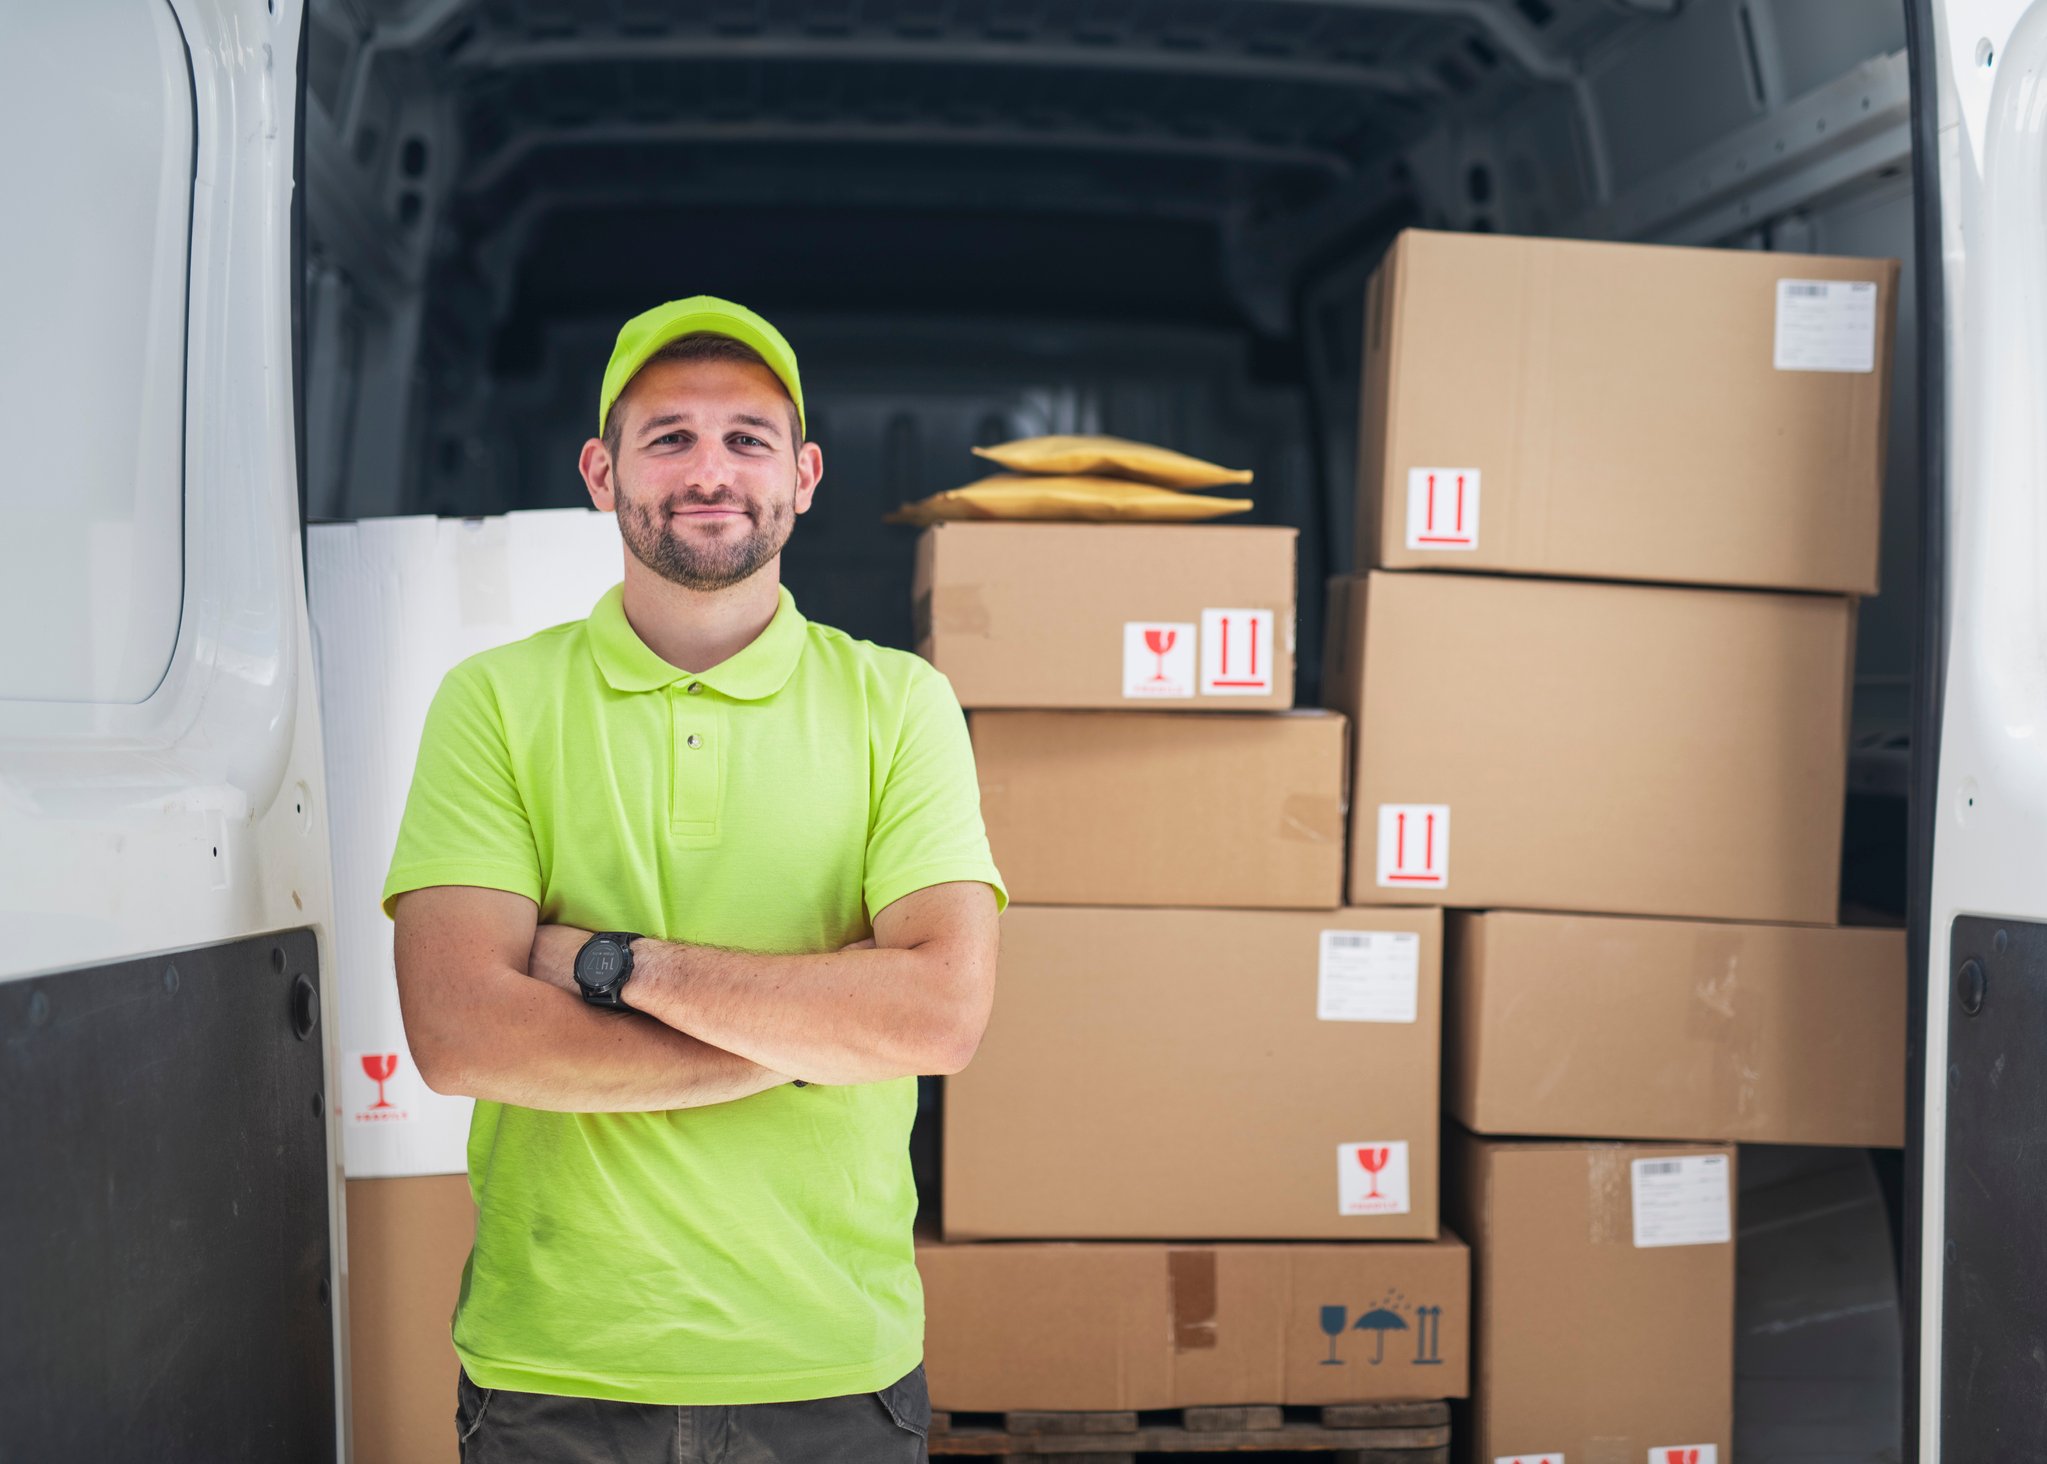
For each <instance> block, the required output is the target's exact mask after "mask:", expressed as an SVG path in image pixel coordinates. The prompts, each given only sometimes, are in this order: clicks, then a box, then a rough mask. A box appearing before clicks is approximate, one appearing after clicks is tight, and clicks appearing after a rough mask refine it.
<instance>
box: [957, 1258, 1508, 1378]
mask: <svg viewBox="0 0 2047 1464" xmlns="http://www.w3.org/2000/svg"><path fill="white" fill-rule="evenodd" d="M1469 1267H1470V1257H1469V1254H1468V1253H1467V1252H1466V1250H1465V1248H1464V1246H1463V1245H1462V1244H1460V1243H1459V1242H1458V1240H1457V1239H1456V1237H1454V1236H1450V1235H1444V1236H1442V1237H1441V1238H1440V1239H1433V1240H1428V1241H1421V1242H1407V1243H1403V1244H1393V1245H1214V1246H1174V1245H1158V1244H1144V1243H1134V1242H1119V1243H1110V1244H1081V1243H1074V1242H1031V1241H1020V1242H990V1243H984V1244H978V1245H940V1244H935V1243H926V1244H920V1245H919V1246H918V1247H917V1269H918V1271H919V1272H920V1273H921V1274H922V1276H923V1278H924V1310H925V1324H924V1367H925V1373H926V1376H927V1377H928V1378H929V1379H930V1383H931V1401H932V1403H933V1404H934V1405H936V1406H937V1407H939V1408H944V1409H951V1410H953V1411H956V1412H983V1411H986V1412H996V1411H1006V1410H1010V1409H1039V1408H1042V1409H1104V1408H1116V1409H1142V1408H1176V1407H1188V1406H1206V1405H1217V1406H1222V1405H1229V1404H1242V1403H1282V1404H1285V1403H1353V1402H1365V1401H1369V1400H1372V1399H1380V1398H1461V1397H1463V1396H1464V1394H1465V1392H1466V1389H1467V1381H1466V1377H1467V1368H1468V1364H1467V1361H1466V1358H1467V1352H1466V1349H1467V1346H1468V1342H1467V1338H1468V1336H1469V1325H1470V1323H1469V1317H1470V1312H1469V1289H1468V1288H1469V1285H1470V1271H1469Z"/></svg>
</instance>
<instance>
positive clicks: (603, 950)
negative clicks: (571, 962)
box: [576, 941, 625, 986]
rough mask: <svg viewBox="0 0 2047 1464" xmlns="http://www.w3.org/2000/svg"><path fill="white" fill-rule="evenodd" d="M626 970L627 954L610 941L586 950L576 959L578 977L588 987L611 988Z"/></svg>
mask: <svg viewBox="0 0 2047 1464" xmlns="http://www.w3.org/2000/svg"><path fill="white" fill-rule="evenodd" d="M623 970H625V952H623V951H621V950H620V949H619V948H618V947H617V946H616V945H613V944H612V943H611V942H610V941H605V942H604V943H603V944H601V945H592V946H588V947H586V948H585V949H584V951H583V953H582V954H581V955H580V956H578V957H577V958H576V975H577V976H578V977H579V978H581V980H582V981H583V983H584V984H585V985H586V986H609V985H610V984H611V983H612V982H613V981H615V980H616V979H617V978H618V974H619V973H620V972H621V971H623Z"/></svg>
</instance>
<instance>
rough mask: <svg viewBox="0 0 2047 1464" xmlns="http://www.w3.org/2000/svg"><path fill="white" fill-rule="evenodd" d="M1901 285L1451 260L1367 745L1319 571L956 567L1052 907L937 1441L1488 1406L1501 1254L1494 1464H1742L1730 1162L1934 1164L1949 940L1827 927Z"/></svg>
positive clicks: (1382, 400) (1008, 1067)
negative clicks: (1912, 965)
mask: <svg viewBox="0 0 2047 1464" xmlns="http://www.w3.org/2000/svg"><path fill="white" fill-rule="evenodd" d="M1896 283H1897V269H1896V265H1895V264H1894V263H1893V262H1890V261H1872V260H1857V259H1835V258H1817V257H1806V256H1787V255H1781V254H1763V253H1748V252H1736V251H1708V250H1686V249H1661V248H1643V247H1629V246H1616V245H1601V244H1586V243H1567V242H1560V241H1537V240H1523V239H1505V238H1498V237H1491V236H1460V235H1436V234H1425V233H1409V234H1407V235H1403V236H1402V238H1401V239H1400V240H1399V241H1398V242H1397V244H1396V245H1395V247H1394V249H1393V250H1392V252H1391V253H1390V254H1389V255H1388V257H1387V259H1386V261H1385V262H1384V264H1383V265H1382V267H1381V269H1380V270H1379V272H1378V274H1377V275H1376V276H1375V278H1374V280H1373V283H1372V286H1371V297H1370V300H1369V302H1368V309H1367V341H1366V367H1365V395H1364V413H1363V417H1364V427H1363V433H1362V440H1363V442H1364V452H1363V453H1362V455H1361V474H1360V480H1361V481H1360V495H1359V515H1358V518H1359V535H1358V545H1357V564H1358V567H1359V571H1360V572H1359V573H1358V574H1355V575H1351V576H1344V577H1341V578H1339V579H1337V580H1336V581H1334V582H1333V583H1332V585H1331V587H1330V597H1329V617H1328V626H1327V635H1326V641H1325V652H1326V659H1325V664H1324V675H1323V687H1324V696H1323V700H1324V702H1325V704H1326V705H1327V706H1328V707H1329V708H1331V709H1333V711H1335V712H1339V713H1341V714H1342V716H1341V717H1340V718H1339V717H1336V716H1332V715H1329V714H1327V713H1324V714H1316V713H1312V712H1290V711H1288V710H1287V708H1288V707H1289V706H1290V704H1291V699H1292V698H1291V690H1292V688H1291V671H1292V664H1291V663H1292V655H1291V651H1292V645H1291V627H1292V623H1293V578H1292V577H1293V542H1292V538H1291V535H1290V534H1288V532H1287V531H1285V530H1279V529H1269V528H1242V527H1232V528H1217V527H1171V528H1166V527H1160V528H1120V527H1119V528H1104V527H1098V526H1053V525H977V524H949V525H943V526H940V527H938V528H935V529H933V530H931V531H929V532H927V533H926V535H925V536H924V539H923V541H922V543H921V545H920V551H919V559H918V572H917V585H916V594H917V608H918V614H919V617H920V626H919V634H920V638H921V642H922V645H921V648H922V650H923V651H924V653H925V654H926V655H927V656H928V657H929V658H930V659H931V660H933V661H934V662H935V663H936V664H937V665H938V666H939V668H940V669H941V670H944V671H945V672H946V673H947V674H948V675H949V676H950V677H951V678H952V681H953V685H954V687H955V689H956V690H957V691H958V692H959V695H960V698H961V701H962V703H963V704H964V705H965V706H967V707H968V708H969V709H970V722H971V724H972V730H973V737H974V742H975V749H976V755H977V757H978V759H979V764H980V773H981V780H982V796H983V806H984V812H985V815H986V818H987V823H988V830H989V836H990V839H991V842H992V844H993V846H994V850H995V855H996V859H997V862H998V863H999V864H1000V865H1001V867H1002V869H1003V871H1004V874H1005V876H1006V877H1007V878H1008V880H1009V881H1010V887H1011V894H1012V896H1013V898H1014V900H1015V906H1014V908H1013V909H1012V910H1011V912H1010V914H1009V915H1008V917H1007V918H1006V920H1005V922H1004V930H1003V943H1004V949H1003V962H1002V982H1001V987H1000V991H999V993H998V996H997V1001H996V1012H995V1017H994V1021H993V1023H992V1024H991V1026H990V1028H989V1031H988V1035H987V1038H986V1041H985V1042H984V1044H983V1046H982V1049H981V1052H980V1054H979V1056H978V1057H977V1058H976V1059H975V1061H974V1063H973V1064H972V1065H971V1066H970V1067H969V1068H968V1069H967V1070H966V1071H965V1072H964V1073H962V1074H961V1075H959V1076H958V1077H955V1078H953V1079H950V1080H948V1085H947V1095H946V1101H945V1105H944V1115H943V1116H944V1130H945V1132H944V1180H943V1207H942V1213H943V1224H944V1232H945V1239H944V1241H943V1243H939V1242H936V1241H933V1242H931V1243H928V1244H926V1245H925V1246H923V1248H922V1250H921V1264H922V1268H923V1272H924V1276H925V1281H926V1288H927V1306H928V1314H929V1339H928V1365H929V1370H930V1376H931V1382H932V1390H933V1395H934V1398H935V1399H936V1400H937V1402H938V1404H939V1406H941V1407H950V1408H954V1409H966V1410H982V1409H1019V1408H1051V1409H1061V1408H1070V1409H1085V1408H1150V1407H1162V1406H1171V1405H1175V1404H1187V1403H1252V1402H1256V1403H1292V1402H1327V1401H1336V1400H1338V1399H1364V1398H1376V1397H1458V1396H1461V1395H1462V1394H1463V1393H1464V1391H1465V1389H1464V1387H1463V1381H1464V1343H1465V1339H1466V1312H1465V1306H1464V1301H1465V1291H1464V1287H1465V1276H1464V1270H1463V1263H1464V1261H1465V1252H1464V1250H1463V1248H1462V1245H1461V1244H1460V1242H1459V1241H1458V1240H1457V1239H1455V1238H1453V1237H1452V1236H1451V1234H1450V1232H1451V1231H1454V1232H1455V1234H1456V1235H1457V1236H1461V1237H1463V1238H1464V1239H1465V1240H1467V1241H1468V1242H1469V1243H1470V1246H1471V1252H1470V1261H1471V1266H1472V1272H1471V1276H1472V1280H1471V1321H1470V1327H1471V1331H1470V1340H1471V1347H1472V1351H1471V1357H1472V1387H1471V1392H1472V1404H1471V1407H1470V1409H1469V1410H1468V1416H1467V1417H1466V1418H1465V1419H1464V1424H1463V1428H1462V1435H1463V1437H1462V1440H1461V1443H1460V1446H1459V1451H1460V1453H1461V1454H1463V1455H1464V1456H1465V1457H1469V1458H1473V1459H1477V1460H1480V1461H1486V1464H1536V1461H1541V1464H1574V1461H1583V1460H1604V1459H1613V1460H1619V1459H1635V1460H1639V1459H1642V1458H1645V1457H1646V1458H1648V1459H1650V1460H1651V1461H1652V1464H1663V1461H1664V1460H1666V1459H1667V1458H1668V1459H1678V1460H1684V1461H1686V1464H1720V1461H1724V1460H1725V1459H1727V1458H1728V1457H1729V1456H1730V1453H1731V1446H1732V1410H1733V1331H1734V1282H1735V1265H1734V1242H1735V1191H1736V1185H1735V1149H1734V1145H1735V1143H1737V1142H1773V1143H1796V1144H1845V1145H1896V1144H1899V1143H1900V1142H1902V1130H1903V1109H1904V1021H1905V959H1904V940H1903V934H1902V932H1900V931H1895V930H1876V929H1850V928H1843V927H1841V926H1840V925H1838V924H1837V918H1838V907H1839V870H1840V841H1841V829H1842V816H1843V805H1844V795H1845V783H1846V762H1847V741H1848V730H1849V727H1848V718H1849V698H1850V690H1851V684H1852V659H1853V644H1854V640H1853V638H1854V625H1855V614H1856V597H1858V596H1860V595H1865V594H1869V593H1873V592H1874V590H1875V588H1876V569H1877V537H1878V522H1879V515H1880V493H1881V482H1882V468H1883V459H1884V433H1885V427H1886V401H1887V396H1888V368H1889V353H1890V320H1891V316H1892V312H1893V297H1894V292H1895V288H1896ZM1346 742H1347V744H1348V745H1347V746H1346ZM1346 826H1347V833H1348V858H1347V861H1346V859H1345V840H1344V833H1345V830H1346ZM1339 881H1342V883H1341V884H1339ZM1439 962H1440V970H1439ZM1439 979H1440V982H1441V988H1440V998H1439V984H1438V983H1439ZM1439 1029H1440V1035H1439ZM1439 1044H1440V1046H1439ZM1439 1057H1440V1058H1441V1059H1442V1067H1441V1073H1440V1076H1441V1083H1440V1089H1439V1066H1438V1064H1439ZM1444 1109H1447V1112H1448V1115H1449V1117H1450V1118H1451V1119H1452V1120H1454V1122H1453V1123H1451V1124H1450V1125H1449V1126H1448V1129H1447V1134H1446V1139H1447V1144H1446V1149H1445V1152H1444V1155H1443V1163H1442V1181H1441V1187H1442V1198H1443V1216H1444V1217H1445V1218H1446V1219H1447V1220H1448V1224H1449V1230H1448V1231H1446V1230H1444V1229H1443V1228H1442V1226H1441V1224H1440V1223H1439V1219H1438V1209H1437V1205H1438V1145H1437V1119H1438V1114H1439V1112H1440V1111H1442V1110H1444ZM1281 1242H1286V1243H1285V1244H1282V1243H1281ZM1364 1332H1373V1333H1376V1335H1375V1336H1372V1337H1371V1338H1369V1339H1366V1338H1364V1337H1363V1336H1362V1333H1364Z"/></svg>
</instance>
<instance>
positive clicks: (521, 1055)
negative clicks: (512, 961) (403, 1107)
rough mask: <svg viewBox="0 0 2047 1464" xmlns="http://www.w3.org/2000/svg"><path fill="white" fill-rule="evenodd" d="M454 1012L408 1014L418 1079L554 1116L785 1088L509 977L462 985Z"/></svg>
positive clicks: (747, 1066) (700, 1046) (676, 1036)
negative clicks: (535, 1109) (459, 1001)
mask: <svg viewBox="0 0 2047 1464" xmlns="http://www.w3.org/2000/svg"><path fill="white" fill-rule="evenodd" d="M462 990H463V999H462V1001H461V1009H459V1010H446V1009H443V1010H437V1011H434V1012H433V1013H431V1014H428V1013H418V1012H410V1011H408V1012H407V1013H406V1031H407V1035H408V1037H409V1038H410V1039H411V1041H412V1046H413V1051H414V1054H415V1056H416V1057H417V1058H418V1060H419V1062H420V1067H421V1073H422V1076H424V1077H425V1078H426V1080H427V1084H428V1086H430V1087H432V1088H434V1089H435V1090H436V1091H438V1092H443V1093H461V1094H466V1095H467V1096H469V1097H472V1098H483V1099H489V1100H491V1101H493V1102H497V1103H514V1104H518V1105H519V1106H521V1107H523V1108H540V1109H548V1110H551V1111H554V1112H557V1113H648V1112H660V1111H664V1110H668V1109H675V1108H701V1107H704V1106H706V1105H708V1104H713V1103H727V1102H730V1101H732V1100H733V1099H735V1098H745V1097H748V1096H750V1095H752V1094H754V1093H759V1092H763V1091H765V1090H767V1089H769V1088H774V1087H779V1086H780V1085H781V1084H783V1083H786V1082H788V1081H789V1080H788V1078H787V1077H785V1076H784V1075H783V1074H781V1073H780V1072H777V1071H773V1070H770V1069H768V1068H765V1067H762V1066H761V1065H760V1064H758V1063H755V1062H752V1061H749V1060H748V1059H746V1058H744V1057H740V1056H738V1055H737V1054H735V1053H732V1052H730V1051H726V1050H723V1049H721V1048H719V1047H716V1046H714V1045H712V1044H710V1043H707V1042H704V1041H702V1040H701V1039H699V1038H697V1037H694V1036H691V1035H689V1034H687V1033H685V1032H682V1031H680V1030H676V1029H674V1028H673V1027H671V1026H668V1025H665V1024H663V1023H661V1022H659V1021H655V1020H650V1019H648V1018H646V1017H644V1016H640V1015H637V1014H635V1013H631V1012H626V1013H613V1012H604V1011H599V1010H597V1009H596V1008H594V1007H591V1006H589V1005H588V1004H587V1003H585V1002H584V1001H583V1000H582V999H581V998H580V997H577V996H571V995H569V994H568V993H566V992H564V991H561V990H559V989H558V988H556V987H552V986H549V985H546V984H544V983H542V982H538V981H532V980H529V979H528V978H527V977H526V976H525V975H524V974H522V973H520V972H518V971H515V970H512V969H510V968H507V969H505V970H504V971H502V972H490V973H487V974H486V975H484V976H482V977H479V978H478V979H476V980H475V981H472V982H467V983H464V986H463V988H462Z"/></svg>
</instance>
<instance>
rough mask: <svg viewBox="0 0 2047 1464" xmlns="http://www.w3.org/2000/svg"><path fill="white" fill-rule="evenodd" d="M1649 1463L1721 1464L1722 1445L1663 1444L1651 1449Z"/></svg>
mask: <svg viewBox="0 0 2047 1464" xmlns="http://www.w3.org/2000/svg"><path fill="white" fill-rule="evenodd" d="M1649 1464H1720V1446H1719V1445H1718V1444H1661V1445H1659V1446H1657V1447H1656V1448H1653V1449H1651V1450H1650V1451H1649Z"/></svg>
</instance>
